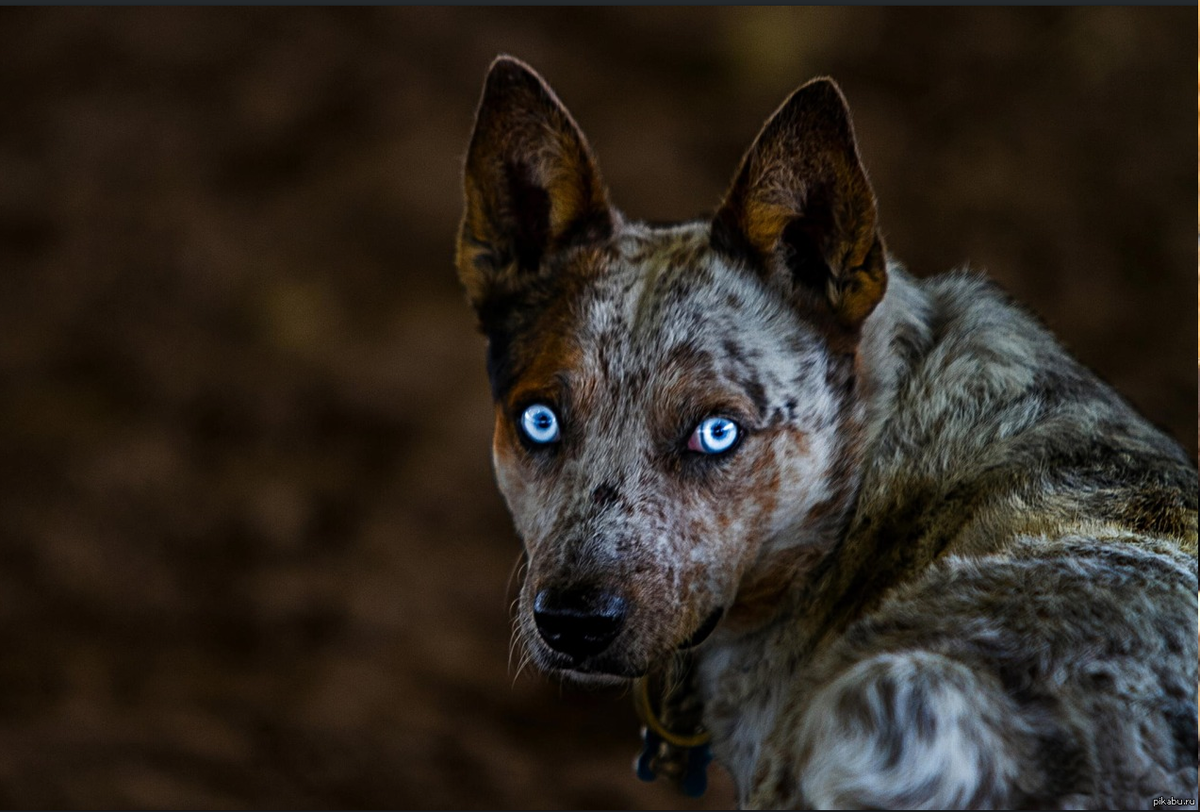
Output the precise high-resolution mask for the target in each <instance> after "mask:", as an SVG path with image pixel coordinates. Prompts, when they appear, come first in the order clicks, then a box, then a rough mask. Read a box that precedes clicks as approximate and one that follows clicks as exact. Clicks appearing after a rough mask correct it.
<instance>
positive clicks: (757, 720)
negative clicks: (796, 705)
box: [696, 266, 933, 786]
mask: <svg viewBox="0 0 1200 812" xmlns="http://www.w3.org/2000/svg"><path fill="white" fill-rule="evenodd" d="M931 310H932V308H931V305H930V301H929V298H928V296H927V295H926V294H925V292H924V291H923V290H922V289H921V288H920V287H919V286H918V285H917V284H916V283H915V282H914V281H913V280H912V278H911V277H909V276H908V275H907V273H905V272H904V270H903V269H902V268H900V267H898V266H896V267H893V268H891V269H890V273H889V283H888V292H887V295H886V296H885V297H884V299H883V301H882V302H881V303H880V305H879V307H878V308H877V310H876V312H875V313H873V314H872V316H871V317H870V318H869V319H868V320H867V322H866V324H865V325H864V331H863V336H862V340H861V343H860V345H859V352H858V363H857V366H856V373H857V398H856V411H855V414H853V415H852V416H851V417H852V419H851V420H850V421H849V422H848V426H849V429H850V430H853V431H855V432H857V433H858V437H857V439H856V441H855V443H856V445H857V446H858V448H859V449H860V451H859V453H858V458H857V459H856V460H855V461H854V463H855V469H856V470H855V472H854V479H853V485H852V488H853V492H852V493H851V494H849V498H848V500H847V502H846V504H845V505H844V507H843V508H842V509H841V511H840V514H839V515H837V516H834V517H830V520H829V524H828V525H827V526H826V527H824V528H822V529H821V530H820V531H819V532H816V533H812V532H810V533H807V534H805V535H804V536H803V538H801V539H800V540H799V541H798V544H797V545H796V546H793V547H790V548H787V549H788V551H789V552H790V553H791V558H790V559H789V565H788V568H787V572H786V574H785V575H784V577H779V574H778V572H776V574H775V575H774V576H771V577H765V576H762V575H760V574H757V573H755V572H754V571H751V573H750V575H749V577H748V578H747V579H746V580H745V581H744V582H743V589H742V590H741V591H740V592H739V596H738V600H737V602H736V603H735V605H734V606H733V607H731V609H730V612H729V613H728V617H727V620H726V622H725V623H723V624H722V626H721V627H720V628H719V629H718V631H717V632H716V633H715V634H714V635H713V637H712V638H711V639H710V641H709V642H708V643H707V644H706V645H705V646H704V647H703V648H702V649H701V650H699V651H698V652H696V656H697V657H698V661H699V668H700V672H701V691H702V692H703V693H704V694H705V699H706V702H707V703H708V704H709V708H708V709H707V711H706V714H705V718H706V722H707V723H708V724H709V725H710V726H711V727H712V728H713V733H714V741H715V742H716V744H715V746H716V747H717V749H718V751H719V757H720V758H721V760H722V761H723V762H724V763H725V764H726V765H727V766H728V767H729V768H730V769H731V771H733V772H734V774H735V777H736V778H738V782H739V784H741V785H742V786H745V784H744V783H743V781H744V780H746V779H748V776H738V775H737V773H738V772H739V769H742V768H743V767H744V765H751V764H753V763H754V761H755V760H756V758H757V752H756V748H757V744H756V742H757V741H758V740H759V738H761V730H759V731H758V733H753V732H751V731H753V730H757V729H758V728H760V727H761V725H763V724H766V723H769V720H767V719H766V718H765V716H769V715H770V710H769V708H770V702H769V699H768V698H767V697H765V696H764V695H763V694H762V692H761V691H760V690H759V688H761V687H762V686H765V685H772V684H775V685H778V684H786V683H787V681H788V680H787V679H786V678H785V679H782V680H781V675H780V674H779V673H777V672H778V671H779V669H781V668H787V669H794V668H795V667H796V665H797V663H800V664H801V667H802V663H803V661H804V660H805V659H806V657H807V656H808V655H811V653H812V652H813V651H814V650H815V649H816V648H817V647H818V646H819V645H820V644H821V643H822V641H823V640H825V639H828V638H829V637H830V636H831V635H834V634H835V633H836V631H837V630H839V629H840V628H844V626H845V624H846V623H848V622H850V620H852V619H853V617H855V616H857V615H859V614H861V612H862V611H865V610H867V609H868V608H869V603H870V601H871V600H872V598H874V599H877V598H878V597H880V596H879V595H873V596H872V595H865V596H864V595H856V594H853V590H854V589H855V588H856V586H857V581H858V580H861V579H857V580H856V577H855V576H856V573H857V569H855V568H853V567H847V565H846V563H845V562H846V561H853V560H859V561H862V560H863V559H862V557H861V556H858V555H849V556H848V555H846V552H847V551H846V546H847V545H853V544H856V543H859V542H858V540H856V539H855V538H853V537H851V535H850V534H849V529H850V527H851V524H852V522H853V520H854V514H855V506H856V498H857V493H858V488H859V487H860V485H861V477H862V470H861V469H862V467H863V466H865V465H866V464H867V461H868V460H869V459H870V456H871V453H872V451H871V449H872V447H873V446H874V445H875V444H876V442H877V441H878V440H879V437H880V436H881V434H882V432H883V430H884V426H885V425H886V423H887V421H888V419H889V416H890V415H891V413H892V411H893V407H894V404H895V402H896V393H897V391H898V389H899V387H900V386H902V384H903V382H904V380H905V379H906V376H907V371H908V370H909V368H910V367H911V363H912V359H911V357H908V356H909V354H910V353H912V352H914V351H915V352H916V353H917V354H920V353H921V352H923V351H924V349H926V348H927V347H928V346H929V343H930V340H931V337H930V336H931V328H930V324H931V323H932V322H933V319H932V318H931V317H930V314H931ZM776 566H777V565H776ZM893 575H894V577H896V578H903V577H904V573H902V572H898V571H895V572H893ZM889 585H890V584H889ZM784 641H786V642H784ZM771 652H775V653H776V654H779V655H781V656H782V655H787V658H788V659H789V662H788V663H784V662H773V661H771V660H770V659H769V656H770V653H771ZM730 677H732V679H730ZM735 708H736V709H738V710H737V712H736V714H734V713H732V709H735ZM756 708H757V710H756ZM739 765H742V766H739ZM747 769H748V768H747Z"/></svg>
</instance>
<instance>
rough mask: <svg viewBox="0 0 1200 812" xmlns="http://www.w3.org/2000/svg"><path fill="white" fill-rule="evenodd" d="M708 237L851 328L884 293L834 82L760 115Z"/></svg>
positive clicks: (863, 190) (859, 172)
mask: <svg viewBox="0 0 1200 812" xmlns="http://www.w3.org/2000/svg"><path fill="white" fill-rule="evenodd" d="M712 239H713V245H714V246H715V247H717V248H718V249H720V250H723V251H725V252H726V253H728V254H732V255H734V256H736V257H739V258H743V259H747V260H749V261H750V262H751V264H753V265H754V266H755V267H756V268H758V269H759V270H760V271H762V272H763V273H764V274H765V275H766V276H767V277H768V279H769V280H770V281H772V282H777V283H779V284H781V285H782V286H783V287H784V289H785V290H787V291H788V292H789V293H790V294H791V295H792V296H793V297H795V298H796V299H797V301H800V302H804V303H807V304H809V305H811V306H813V307H816V308H818V312H820V311H821V310H822V309H823V310H824V311H825V312H827V313H829V314H830V315H832V317H833V319H834V323H835V324H837V325H840V327H841V328H843V329H849V330H852V331H857V328H858V327H859V326H861V324H862V322H863V320H864V319H866V317H867V316H868V315H870V313H871V311H872V310H873V309H874V308H875V305H877V304H878V303H879V300H880V299H882V298H883V294H884V290H885V289H886V286H887V269H886V258H885V254H884V247H883V240H882V238H881V237H880V235H879V233H878V231H877V230H876V227H875V195H874V193H873V192H872V191H871V185H870V183H869V182H868V181H867V175H866V172H865V171H864V170H863V167H862V163H861V162H860V161H859V157H858V148H857V147H856V146H855V141H854V130H853V128H852V126H851V123H850V110H849V108H848V107H847V105H846V100H845V98H844V97H843V96H842V92H841V91H840V90H839V89H838V87H837V85H836V84H835V83H834V82H833V81H832V80H830V79H814V80H813V81H811V82H809V83H808V84H806V85H804V86H803V87H801V88H800V89H799V90H797V91H796V92H794V93H793V94H792V95H791V97H789V98H788V100H787V101H785V102H784V103H783V105H782V106H781V107H780V108H779V110H777V111H776V112H775V115H773V116H772V117H771V118H770V120H768V121H767V123H766V125H765V126H764V127H763V129H762V132H760V133H759V135H758V138H756V139H755V141H754V145H753V146H751V147H750V150H749V151H748V152H747V153H746V157H745V158H744V159H743V160H742V165H741V168H740V169H739V170H738V173H737V175H736V177H735V178H734V181H733V186H732V188H731V189H730V191H729V194H728V195H727V196H726V198H725V202H724V203H723V204H722V206H721V208H720V209H719V210H718V212H717V215H716V217H715V218H714V220H713V224H712Z"/></svg>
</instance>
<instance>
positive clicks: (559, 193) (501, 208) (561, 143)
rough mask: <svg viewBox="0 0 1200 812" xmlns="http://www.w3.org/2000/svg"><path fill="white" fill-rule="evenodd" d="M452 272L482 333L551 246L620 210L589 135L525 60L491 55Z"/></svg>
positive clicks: (541, 265)
mask: <svg viewBox="0 0 1200 812" xmlns="http://www.w3.org/2000/svg"><path fill="white" fill-rule="evenodd" d="M463 185H464V192H465V198H466V200H465V211H464V213H463V220H462V226H461V229H460V231H459V238H458V256H457V264H458V274H459V278H460V279H461V280H462V283H463V285H464V286H465V287H466V289H467V296H468V298H469V299H470V302H471V304H472V306H474V308H475V310H476V313H477V314H478V316H479V321H480V326H481V327H482V328H483V330H484V332H485V333H486V332H491V331H492V330H493V329H494V328H495V327H496V326H498V325H496V324H495V322H497V321H498V320H503V318H504V314H503V312H497V311H498V310H499V311H502V310H503V309H504V308H505V306H506V304H505V303H511V302H512V300H513V297H514V296H517V295H519V294H520V293H521V292H522V290H523V289H525V288H527V287H528V286H530V285H531V284H532V283H534V282H535V281H536V280H538V279H539V278H542V277H543V276H544V271H545V265H546V260H547V259H549V258H550V257H552V256H553V255H554V254H555V253H556V252H558V251H561V250H562V249H564V248H566V247H568V246H570V245H574V244H580V243H585V242H588V241H599V240H603V239H606V238H607V237H609V236H610V235H611V233H612V230H613V225H614V221H615V218H616V214H615V213H614V212H613V211H612V209H611V208H610V207H609V204H608V195H607V192H606V191H605V188H604V184H603V182H602V181H601V179H600V172H599V170H598V169H597V168H596V162H595V160H594V159H593V157H592V153H591V150H590V149H589V147H588V144H587V140H586V139H585V138H584V136H583V133H582V132H581V131H580V129H579V127H578V126H577V125H576V124H575V121H574V120H573V119H572V118H571V114H570V113H568V112H567V109H566V108H565V107H564V106H563V105H562V103H561V102H560V101H559V100H558V98H557V97H556V96H555V95H554V91H552V90H551V89H550V87H549V86H548V85H547V84H546V82H545V81H544V80H543V79H542V78H541V77H540V76H538V75H537V73H535V72H534V71H533V69H532V68H530V67H529V66H528V65H525V64H524V63H522V62H520V61H518V60H516V59H513V58H512V57H508V56H501V57H499V58H497V59H496V61H495V62H493V63H492V66H491V69H490V70H489V71H488V75H487V80H486V81H485V84H484V88H483V98H482V100H481V101H480V102H479V110H478V113H477V114H476V117H475V132H474V133H473V135H472V136H471V146H470V148H469V150H468V152H467V160H466V170H465V172H464V180H463Z"/></svg>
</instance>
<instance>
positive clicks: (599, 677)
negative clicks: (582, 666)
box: [550, 668, 635, 688]
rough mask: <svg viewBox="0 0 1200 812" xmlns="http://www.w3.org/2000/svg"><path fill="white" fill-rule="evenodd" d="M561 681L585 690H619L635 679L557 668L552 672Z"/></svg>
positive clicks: (598, 672) (597, 672)
mask: <svg viewBox="0 0 1200 812" xmlns="http://www.w3.org/2000/svg"><path fill="white" fill-rule="evenodd" d="M550 673H551V674H552V675H553V676H555V677H558V678H559V679H561V680H563V681H565V682H570V683H573V684H575V685H579V686H581V687H583V688H619V687H623V686H625V685H628V684H629V682H630V680H633V679H635V677H627V676H621V675H617V674H605V673H603V672H600V671H578V670H576V669H573V668H556V669H554V670H552V671H551V672H550Z"/></svg>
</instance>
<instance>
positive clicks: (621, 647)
mask: <svg viewBox="0 0 1200 812" xmlns="http://www.w3.org/2000/svg"><path fill="white" fill-rule="evenodd" d="M466 175H467V183H466V195H467V212H466V215H465V216H464V221H463V228H462V233H461V235H460V243H459V259H458V263H459V273H460V275H461V277H462V279H463V281H464V284H465V286H466V288H467V290H468V294H469V297H470V300H471V302H472V304H473V306H474V307H475V308H476V311H477V313H478V315H479V323H480V327H481V329H482V331H483V332H484V334H485V335H486V336H487V338H488V343H489V349H488V366H489V374H490V376H491V379H492V386H493V393H494V395H495V399H496V410H495V423H496V430H495V442H494V449H493V450H494V459H495V466H496V474H497V479H498V481H499V485H500V489H501V491H502V492H503V494H504V496H505V499H506V500H507V503H508V505H509V508H510V509H511V511H512V514H513V518H514V521H515V523H516V527H517V530H518V532H519V533H520V535H521V537H522V539H523V540H524V543H525V548H526V554H527V558H528V567H527V570H526V573H525V577H524V584H523V586H522V589H521V593H520V595H521V597H520V601H519V607H518V622H519V628H520V634H521V637H522V639H523V641H524V644H525V645H526V646H527V648H528V651H529V654H530V656H531V657H532V659H533V660H534V662H535V663H536V664H537V665H538V666H540V667H542V668H543V669H546V670H549V671H559V672H561V673H565V674H568V675H569V676H572V677H575V678H578V679H582V680H592V681H615V680H621V679H627V678H629V677H634V676H637V675H640V674H643V673H645V672H646V671H647V670H649V669H652V668H655V667H656V666H657V665H658V664H661V663H662V662H664V661H666V660H669V659H670V658H671V657H672V656H674V653H675V652H676V651H677V650H678V649H679V648H680V647H681V646H683V645H684V644H685V643H686V641H688V640H689V638H691V636H692V635H693V633H694V632H695V631H696V629H697V628H698V627H699V626H700V625H701V624H702V623H703V622H704V620H705V618H707V617H708V616H710V614H711V613H712V612H714V611H715V610H722V611H723V613H724V614H723V619H722V622H721V623H720V625H719V626H718V627H717V629H716V631H715V632H714V633H713V634H712V636H711V637H710V638H709V639H708V640H707V641H706V642H704V643H703V644H702V645H701V646H700V647H699V648H697V649H695V650H694V656H695V657H696V663H697V667H698V669H699V674H700V680H699V685H700V692H701V698H702V700H703V702H704V705H705V713H704V718H705V723H706V724H707V726H708V727H709V729H710V730H711V731H712V732H713V736H714V743H713V747H714V751H715V754H716V756H717V758H718V759H719V760H720V761H722V762H723V763H724V765H725V766H726V767H727V768H728V769H729V770H730V772H731V773H732V774H733V776H734V779H735V781H736V784H737V788H738V793H739V800H740V802H741V803H742V804H743V805H744V806H747V807H753V808H778V807H818V808H948V807H974V808H997V807H1018V808H1113V807H1116V808H1122V807H1123V808H1143V807H1147V808H1148V807H1149V805H1150V799H1152V798H1154V797H1155V796H1158V795H1160V794H1168V795H1175V796H1180V797H1183V796H1186V797H1194V796H1195V793H1196V783H1197V770H1196V767H1197V750H1196V745H1197V731H1196V719H1197V717H1196V713H1197V711H1196V687H1197V649H1196V644H1197V628H1196V620H1195V618H1196V610H1197V604H1196V591H1197V583H1196V535H1197V526H1196V522H1197V513H1196V509H1197V493H1198V490H1200V487H1198V484H1197V476H1196V470H1195V467H1194V465H1193V464H1192V463H1191V461H1190V460H1189V459H1188V458H1187V457H1186V455H1185V454H1184V453H1183V451H1182V450H1181V449H1180V448H1179V446H1178V445H1176V444H1175V443H1174V442H1173V441H1172V440H1170V439H1169V438H1167V437H1166V436H1164V435H1163V434H1162V433H1161V432H1160V431H1158V430H1157V429H1156V428H1154V427H1153V426H1151V425H1150V424H1149V423H1147V422H1146V421H1145V420H1144V419H1143V418H1141V417H1140V416H1139V415H1138V414H1136V413H1135V412H1134V411H1133V410H1132V409H1131V408H1130V406H1129V405H1128V404H1127V403H1126V402H1125V401H1124V400H1122V399H1121V397H1120V396H1119V395H1117V394H1116V393H1115V392H1114V391H1113V390H1112V389H1110V388H1109V387H1108V386H1106V385H1105V384H1104V383H1102V382H1100V381H1099V380H1098V379H1097V378H1096V377H1095V376H1094V375H1093V374H1092V373H1090V372H1089V371H1088V370H1086V369H1085V368H1083V367H1082V366H1080V365H1079V364H1078V363H1077V362H1075V361H1074V360H1073V359H1071V358H1070V356H1068V355H1067V354H1066V352H1064V350H1063V349H1062V348H1061V347H1060V346H1059V345H1058V343H1057V342H1056V341H1055V340H1054V339H1053V337H1052V336H1051V335H1050V334H1049V333H1048V332H1047V331H1046V330H1045V329H1044V328H1043V327H1042V326H1041V325H1040V324H1039V323H1038V322H1037V321H1036V320H1035V319H1033V318H1031V317H1030V316H1029V315H1027V314H1026V313H1025V312H1024V311H1022V310H1021V309H1020V308H1019V307H1017V306H1016V305H1014V304H1013V303H1012V302H1011V301H1009V300H1008V298H1007V297H1006V296H1005V295H1004V294H1003V293H1002V292H1000V291H999V290H998V289H997V288H996V287H995V286H993V285H992V284H990V283H988V282H987V281H985V280H983V279H982V278H979V277H978V276H974V275H970V274H962V273H957V274H950V275H946V276H941V277H936V278H932V279H928V280H921V281H918V280H915V279H913V278H911V277H910V276H909V275H908V274H906V273H905V271H904V270H903V269H902V268H901V267H900V266H898V265H897V264H895V263H894V262H892V261H889V260H886V254H885V252H884V249H883V243H882V239H881V238H880V237H879V235H878V232H877V230H876V227H875V204H874V198H873V196H872V195H871V192H870V187H869V185H868V184H867V183H866V176H865V174H864V173H863V172H862V170H861V166H860V164H859V161H858V157H857V151H856V148H855V147H854V145H853V135H852V132H851V130H850V126H849V119H848V116H847V114H846V113H845V108H844V103H843V102H842V100H841V96H840V93H838V92H837V91H836V88H835V87H834V86H833V85H832V83H830V82H828V81H824V80H822V81H818V82H814V83H810V84H809V85H806V86H805V87H804V88H802V89H801V90H800V91H798V92H797V94H795V95H794V96H793V97H792V98H791V99H789V101H788V102H787V103H785V105H784V106H783V107H782V108H780V110H779V111H778V112H777V113H776V115H775V116H774V117H773V118H772V119H771V121H770V122H769V123H768V125H767V127H766V128H765V129H764V132H763V134H762V135H760V136H759V139H758V141H756V144H755V146H754V147H752V148H751V151H750V152H749V153H748V154H747V158H746V161H745V162H744V163H743V166H742V169H741V170H740V171H739V173H738V175H737V177H736V178H735V181H734V184H733V187H732V188H731V191H730V194H729V196H728V197H727V198H726V201H725V203H724V204H723V205H722V207H721V209H720V210H719V211H718V213H717V215H716V216H715V217H714V218H713V219H712V220H711V221H703V222H697V223H689V224H683V225H679V226H673V227H650V226H646V225H641V224H636V223H630V222H627V221H625V219H624V218H623V217H621V215H620V214H619V213H618V212H616V210H614V209H613V208H612V207H611V206H610V205H609V203H608V198H607V192H606V191H605V189H604V185H603V183H602V181H601V179H600V175H599V171H598V169H597V167H596V165H595V161H594V158H593V157H592V155H591V151H590V149H589V147H588V145H587V142H586V139H585V138H584V137H583V135H582V133H581V132H580V131H579V130H578V128H577V127H576V126H575V124H574V122H573V120H572V119H571V118H570V116H569V114H567V112H566V110H565V108H563V107H562V106H561V104H560V103H559V102H558V100H557V98H555V96H554V95H553V93H552V92H551V91H550V90H549V88H548V87H547V86H546V85H545V84H544V83H543V82H542V81H541V80H540V78H538V77H537V76H536V74H534V73H532V71H530V70H529V69H528V68H527V67H525V66H523V65H521V63H519V62H516V61H515V60H511V59H503V58H502V59H501V60H498V61H497V62H496V63H495V65H494V66H493V68H492V71H491V73H490V74H489V78H488V84H487V86H486V87H485V91H484V98H483V101H482V102H481V106H480V112H479V124H478V126H477V128H476V132H475V136H474V138H473V139H472V144H471V148H470V151H469V153H468V159H467V171H466ZM533 402H542V403H549V404H553V406H554V408H555V409H556V410H557V411H558V412H559V414H560V418H561V423H562V440H561V442H560V443H558V444H556V445H555V446H554V447H553V448H552V449H545V448H532V447H530V446H528V445H527V444H526V443H524V442H523V441H522V440H521V439H520V437H519V436H518V433H517V428H516V420H517V419H518V417H519V415H520V413H521V411H522V410H523V409H524V408H525V407H526V406H527V405H529V404H530V403H533ZM713 414H719V415H724V416H727V417H730V418H732V419H735V420H736V421H737V422H738V423H739V424H740V425H741V426H742V428H743V432H744V435H743V439H742V440H741V442H740V445H739V446H738V447H737V449H736V450H735V451H734V452H732V453H730V454H727V455H724V456H721V457H717V458H710V457H704V456H701V455H698V454H695V453H692V452H688V451H687V450H686V439H687V436H688V434H689V433H690V432H691V430H692V429H693V428H694V427H695V426H696V424H697V423H698V422H699V421H700V420H702V419H703V418H705V417H707V416H709V415H713ZM584 580H586V581H587V582H589V583H593V584H600V585H602V586H603V587H604V588H606V589H608V590H612V591H615V592H618V593H619V594H621V595H622V596H623V597H625V599H626V600H627V601H628V603H629V606H630V614H629V619H628V621H627V623H626V625H625V627H624V628H623V630H622V631H621V633H620V635H619V637H618V638H617V639H616V641H615V642H614V643H613V644H612V645H611V646H610V647H609V648H608V649H607V650H605V651H603V652H601V653H600V654H597V655H595V656H594V657H591V658H590V659H588V660H586V661H584V662H582V663H569V662H567V661H566V660H565V659H564V658H563V656H562V655H560V654H558V653H556V652H555V651H553V650H552V649H550V648H549V647H548V646H546V645H545V644H544V643H543V642H542V641H541V639H540V638H539V635H538V633H537V630H536V628H535V627H534V625H533V622H532V619H531V612H530V602H531V598H532V595H533V594H535V593H536V592H537V591H538V590H539V589H542V588H545V587H546V586H548V585H563V584H572V583H577V582H581V581H584Z"/></svg>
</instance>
